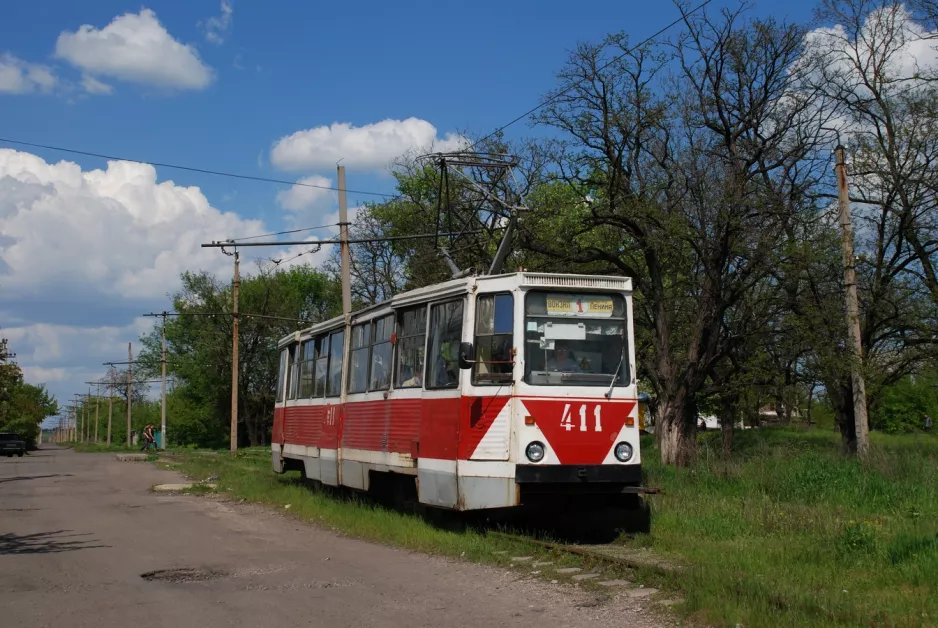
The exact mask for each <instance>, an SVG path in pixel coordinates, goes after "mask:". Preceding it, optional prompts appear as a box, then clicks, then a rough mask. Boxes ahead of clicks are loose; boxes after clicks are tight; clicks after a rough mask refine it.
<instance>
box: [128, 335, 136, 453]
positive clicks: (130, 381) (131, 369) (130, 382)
mask: <svg viewBox="0 0 938 628" xmlns="http://www.w3.org/2000/svg"><path fill="white" fill-rule="evenodd" d="M132 347H133V343H130V342H128V343H127V446H128V447H130V446H131V445H132V444H133V442H132V441H131V439H130V399H131V394H132V393H133V385H134V379H133V378H134V353H133V349H132Z"/></svg>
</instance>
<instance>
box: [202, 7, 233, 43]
mask: <svg viewBox="0 0 938 628" xmlns="http://www.w3.org/2000/svg"><path fill="white" fill-rule="evenodd" d="M233 13H234V7H232V6H231V2H230V0H221V15H219V16H217V17H210V18H208V20H206V22H205V39H207V40H208V41H210V42H211V43H213V44H222V43H224V42H225V36H226V34H227V33H228V31H229V30H230V29H231V21H232V14H233Z"/></svg>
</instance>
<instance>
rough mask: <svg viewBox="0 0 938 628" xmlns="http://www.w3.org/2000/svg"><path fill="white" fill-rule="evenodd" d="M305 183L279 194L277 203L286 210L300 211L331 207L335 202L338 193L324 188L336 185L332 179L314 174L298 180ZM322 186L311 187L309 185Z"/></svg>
mask: <svg viewBox="0 0 938 628" xmlns="http://www.w3.org/2000/svg"><path fill="white" fill-rule="evenodd" d="M297 183H301V184H303V185H294V186H293V187H291V188H290V189H289V190H285V191H283V192H279V193H278V194H277V203H279V204H280V206H281V207H283V208H284V209H286V210H289V211H293V212H299V211H303V210H309V209H318V208H322V207H331V206H332V205H333V204H334V203H335V199H336V193H335V192H334V191H333V190H329V189H323V188H330V187H335V186H333V185H332V180H331V179H327V178H326V177H321V176H319V175H315V174H314V175H312V176H310V177H305V178H303V179H300V180H299V181H297ZM313 185H316V186H320V187H309V186H313Z"/></svg>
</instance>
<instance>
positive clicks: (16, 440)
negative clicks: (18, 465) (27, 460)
mask: <svg viewBox="0 0 938 628" xmlns="http://www.w3.org/2000/svg"><path fill="white" fill-rule="evenodd" d="M25 453H26V441H25V440H23V438H22V437H21V436H20V435H19V434H14V433H13V432H0V455H3V454H6V455H7V456H12V455H13V454H16V455H17V456H22V455H23V454H25Z"/></svg>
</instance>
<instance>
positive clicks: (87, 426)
mask: <svg viewBox="0 0 938 628" xmlns="http://www.w3.org/2000/svg"><path fill="white" fill-rule="evenodd" d="M86 399H87V404H86V405H87V406H88V410H87V412H86V414H85V417H86V418H85V442H87V443H90V442H91V388H89V389H88V396H87V397H86Z"/></svg>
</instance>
